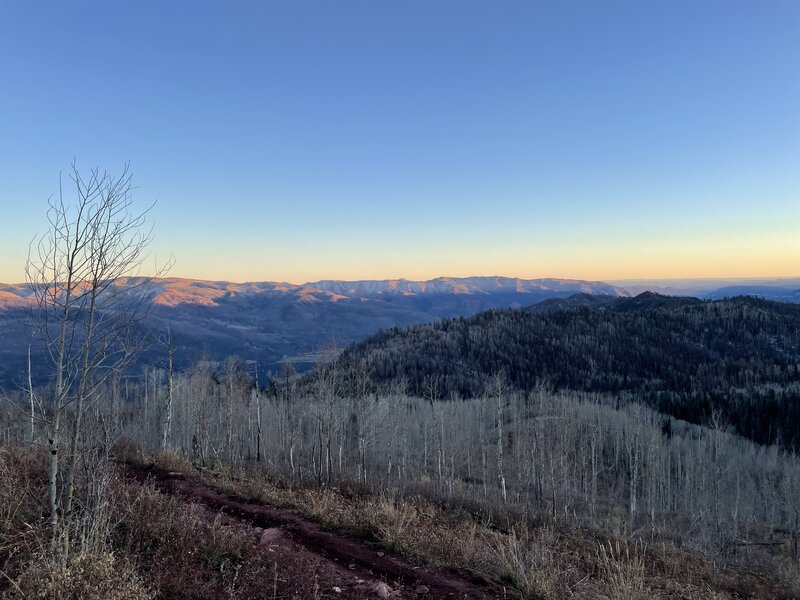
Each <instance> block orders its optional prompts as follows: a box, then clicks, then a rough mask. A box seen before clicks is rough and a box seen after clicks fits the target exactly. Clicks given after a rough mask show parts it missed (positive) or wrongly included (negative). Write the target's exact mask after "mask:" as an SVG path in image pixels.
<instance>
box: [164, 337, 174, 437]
mask: <svg viewBox="0 0 800 600" xmlns="http://www.w3.org/2000/svg"><path fill="white" fill-rule="evenodd" d="M164 343H165V344H166V346H167V398H166V402H165V404H164V424H163V428H162V430H161V449H162V450H165V449H166V448H167V445H168V444H169V435H170V432H171V430H172V410H173V402H174V400H175V374H174V370H173V365H174V359H175V346H174V344H173V343H172V329H171V328H168V329H167V336H166V339H165V340H164Z"/></svg>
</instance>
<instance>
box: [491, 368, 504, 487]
mask: <svg viewBox="0 0 800 600" xmlns="http://www.w3.org/2000/svg"><path fill="white" fill-rule="evenodd" d="M505 393H506V383H505V377H504V376H503V374H502V373H499V374H497V375H495V376H494V378H493V379H492V382H491V387H490V392H489V395H490V396H491V397H493V398H494V400H495V402H496V405H497V417H496V422H495V425H496V428H497V482H498V483H499V484H500V493H501V494H502V496H503V502H506V501H507V500H508V498H507V493H506V474H505V468H504V463H505V461H504V460H503V408H504V404H505V400H506V399H505Z"/></svg>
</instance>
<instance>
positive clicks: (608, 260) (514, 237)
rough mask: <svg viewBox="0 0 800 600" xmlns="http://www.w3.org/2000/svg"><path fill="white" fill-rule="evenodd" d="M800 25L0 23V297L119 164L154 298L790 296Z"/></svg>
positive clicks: (368, 16) (657, 5)
mask: <svg viewBox="0 0 800 600" xmlns="http://www.w3.org/2000/svg"><path fill="white" fill-rule="evenodd" d="M798 31H800V2H797V1H796V0H787V1H772V0H767V1H763V0H751V1H737V0H719V1H704V0H700V1H698V0H692V1H675V0H672V1H664V2H657V1H656V2H641V1H638V0H635V1H634V0H631V1H625V2H622V1H605V0H604V1H603V2H597V1H585V2H579V1H576V2H565V1H555V0H553V1H546V2H534V1H531V2H489V1H484V2H473V1H469V0H453V1H444V0H443V1H438V0H437V1H431V0H427V1H424V2H423V1H420V2H414V1H404V2H375V1H374V0H373V1H364V2H347V1H337V2H330V1H326V2H304V1H302V0H292V1H288V0H287V1H285V2H217V3H205V2H126V3H122V2H106V3H100V2H96V3H89V2H70V3H64V2H53V3H45V2H10V1H9V2H3V3H0V74H2V83H0V165H2V167H0V173H2V177H0V281H20V280H22V276H23V265H24V260H25V255H26V249H27V243H28V241H29V239H30V238H31V237H32V236H33V235H34V234H35V233H36V232H37V231H40V230H42V228H43V226H44V224H45V220H44V214H45V208H46V205H45V202H46V199H47V197H48V195H49V194H51V193H52V192H54V191H55V190H56V189H57V181H58V172H59V171H60V170H63V169H66V168H68V166H69V163H70V162H71V160H72V159H73V157H75V158H76V159H77V161H78V163H79V165H80V166H82V167H84V168H87V169H88V168H89V167H91V166H94V165H100V166H101V167H103V168H106V169H108V170H111V171H118V170H119V169H120V168H121V166H122V165H123V164H124V163H125V162H128V161H129V162H130V163H131V167H132V169H133V171H134V177H135V181H136V184H137V185H138V188H139V189H138V190H137V199H138V200H140V201H141V202H142V203H143V204H145V203H147V202H149V201H151V200H153V199H158V205H157V207H156V209H155V211H154V220H155V222H156V228H157V236H158V237H157V242H156V244H155V245H154V248H153V250H154V252H155V253H156V254H157V255H159V256H162V257H163V256H166V255H168V254H169V253H172V254H174V256H175V259H176V266H175V268H174V270H173V274H174V275H177V276H187V277H198V278H216V279H231V280H261V279H271V280H288V281H294V282H299V281H306V280H314V279H319V278H348V279H355V278H384V277H409V278H427V277H434V276H437V275H454V276H457V275H476V274H498V275H512V276H523V277H536V276H555V277H577V278H589V279H620V278H626V277H631V278H633V277H639V278H644V277H692V276H696V277H713V276H720V277H728V276H781V275H798V274H800V68H798V67H799V66H800V35H797V32H798Z"/></svg>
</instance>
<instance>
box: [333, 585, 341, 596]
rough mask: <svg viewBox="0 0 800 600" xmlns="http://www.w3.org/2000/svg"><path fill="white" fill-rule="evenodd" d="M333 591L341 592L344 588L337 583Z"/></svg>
mask: <svg viewBox="0 0 800 600" xmlns="http://www.w3.org/2000/svg"><path fill="white" fill-rule="evenodd" d="M333 591H334V592H336V593H337V594H341V593H342V588H340V587H339V586H338V585H335V586H333Z"/></svg>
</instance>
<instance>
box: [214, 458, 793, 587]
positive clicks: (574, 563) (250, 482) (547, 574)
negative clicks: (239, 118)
mask: <svg viewBox="0 0 800 600" xmlns="http://www.w3.org/2000/svg"><path fill="white" fill-rule="evenodd" d="M205 480H206V482H207V483H209V484H211V485H213V486H214V487H216V488H217V489H219V490H220V491H223V492H226V493H229V494H231V495H235V496H238V497H243V498H247V499H250V500H255V501H259V502H264V503H268V504H272V505H275V506H281V507H284V508H292V509H295V510H298V511H300V512H302V513H304V514H305V515H307V516H310V517H313V518H314V519H316V520H317V521H319V522H320V523H322V524H323V525H325V526H327V527H330V528H334V529H337V530H342V531H347V532H349V533H351V534H354V535H357V536H360V537H363V538H366V539H370V540H374V541H378V542H379V543H381V545H383V546H384V547H385V548H387V549H388V550H392V551H396V552H399V553H401V554H403V555H406V556H409V557H412V558H415V559H418V560H422V561H425V562H427V563H430V564H434V565H439V566H449V567H458V568H466V569H468V570H472V571H474V572H479V573H483V574H486V575H488V576H490V577H492V578H494V579H497V580H499V581H502V582H504V583H506V584H507V585H508V587H509V589H510V590H513V591H515V592H516V593H517V594H518V595H519V596H520V597H522V598H528V599H536V600H556V599H562V598H575V599H579V600H584V599H585V600H589V599H595V598H600V599H608V600H621V599H625V600H638V599H647V600H651V599H653V600H654V599H659V598H664V599H667V598H669V599H681V600H722V599H733V598H775V599H779V598H785V599H787V600H788V599H789V598H795V597H797V595H796V593H795V592H796V590H794V589H792V587H791V586H790V585H788V584H787V583H785V582H781V581H779V580H777V579H776V578H775V577H772V576H771V575H769V574H767V573H764V572H753V571H749V570H747V569H744V568H728V569H725V568H721V567H720V566H719V565H716V564H714V563H713V561H712V560H710V559H709V558H708V557H707V556H705V555H704V554H702V553H699V552H695V551H691V550H687V549H680V548H677V547H676V546H674V545H672V544H671V543H669V542H666V541H664V542H660V543H656V544H653V545H652V547H651V546H646V545H645V544H643V543H642V541H641V540H639V539H636V538H622V537H609V536H607V535H606V536H603V535H600V534H598V533H596V532H590V531H586V530H580V529H565V528H563V527H561V528H557V527H555V526H553V525H542V526H540V527H535V528H532V527H530V526H529V525H528V524H526V523H523V522H521V521H515V520H513V519H512V518H511V517H508V519H507V521H506V527H505V528H504V529H503V530H502V531H501V530H499V529H497V528H495V527H493V526H492V525H491V524H488V523H484V522H480V521H477V520H476V519H475V518H474V517H473V516H472V515H470V514H467V513H463V512H461V513H459V512H455V511H451V510H446V509H444V508H442V507H440V506H439V505H437V504H434V503H433V502H430V501H427V500H425V499H424V498H422V497H420V496H413V497H402V496H400V495H398V494H390V493H385V492H383V493H379V494H375V495H373V494H369V493H367V492H365V491H363V490H353V489H348V488H346V487H345V488H335V487H333V488H327V489H324V490H320V489H317V488H314V487H311V486H288V485H286V484H285V483H284V482H282V481H280V480H279V481H271V480H269V479H268V478H265V477H264V475H263V473H258V472H255V471H249V472H248V471H242V470H237V471H227V472H224V473H222V474H215V476H213V477H208V476H206V477H205Z"/></svg>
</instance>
